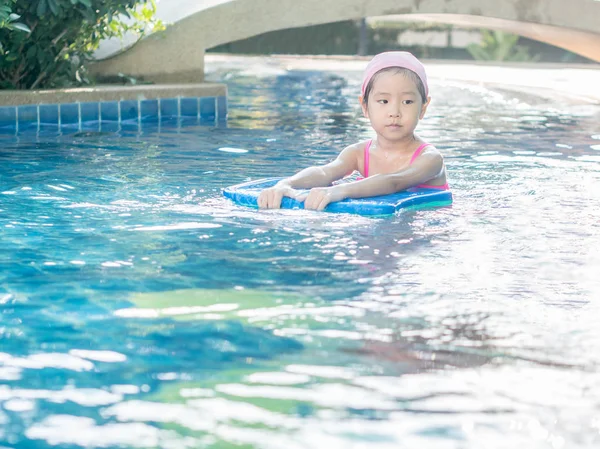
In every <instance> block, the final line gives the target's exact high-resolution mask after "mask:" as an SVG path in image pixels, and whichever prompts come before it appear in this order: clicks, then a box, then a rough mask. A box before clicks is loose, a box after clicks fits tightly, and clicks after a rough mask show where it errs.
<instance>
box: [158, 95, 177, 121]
mask: <svg viewBox="0 0 600 449" xmlns="http://www.w3.org/2000/svg"><path fill="white" fill-rule="evenodd" d="M178 103H179V102H178V100H177V98H161V100H160V116H161V117H173V116H175V117H176V116H178V115H179V104H178Z"/></svg>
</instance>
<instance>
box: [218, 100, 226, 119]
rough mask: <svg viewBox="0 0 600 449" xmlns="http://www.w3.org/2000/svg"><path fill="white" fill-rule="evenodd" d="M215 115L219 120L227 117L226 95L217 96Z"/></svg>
mask: <svg viewBox="0 0 600 449" xmlns="http://www.w3.org/2000/svg"><path fill="white" fill-rule="evenodd" d="M217 117H218V118H219V120H226V119H227V97H217Z"/></svg>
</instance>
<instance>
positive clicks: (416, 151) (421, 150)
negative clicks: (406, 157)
mask: <svg viewBox="0 0 600 449" xmlns="http://www.w3.org/2000/svg"><path fill="white" fill-rule="evenodd" d="M429 145H431V144H430V143H427V142H425V143H422V144H421V145H420V146H419V148H417V149H416V150H415V152H414V153H413V155H412V157H411V158H410V162H409V163H408V165H412V163H413V162H414V161H415V159H416V158H418V157H419V156H420V155H421V153H422V152H423V150H424V149H425V148H426V147H428V146H429Z"/></svg>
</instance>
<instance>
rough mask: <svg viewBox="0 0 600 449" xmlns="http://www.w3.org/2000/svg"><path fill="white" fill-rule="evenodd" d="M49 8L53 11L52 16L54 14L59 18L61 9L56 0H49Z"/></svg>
mask: <svg viewBox="0 0 600 449" xmlns="http://www.w3.org/2000/svg"><path fill="white" fill-rule="evenodd" d="M48 6H49V7H50V11H52V14H54V15H55V16H58V14H59V7H58V4H57V3H56V0H48Z"/></svg>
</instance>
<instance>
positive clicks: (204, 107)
mask: <svg viewBox="0 0 600 449" xmlns="http://www.w3.org/2000/svg"><path fill="white" fill-rule="evenodd" d="M215 103H216V99H215V97H203V98H200V117H201V118H203V119H207V120H214V119H215V115H216V104H215Z"/></svg>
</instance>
